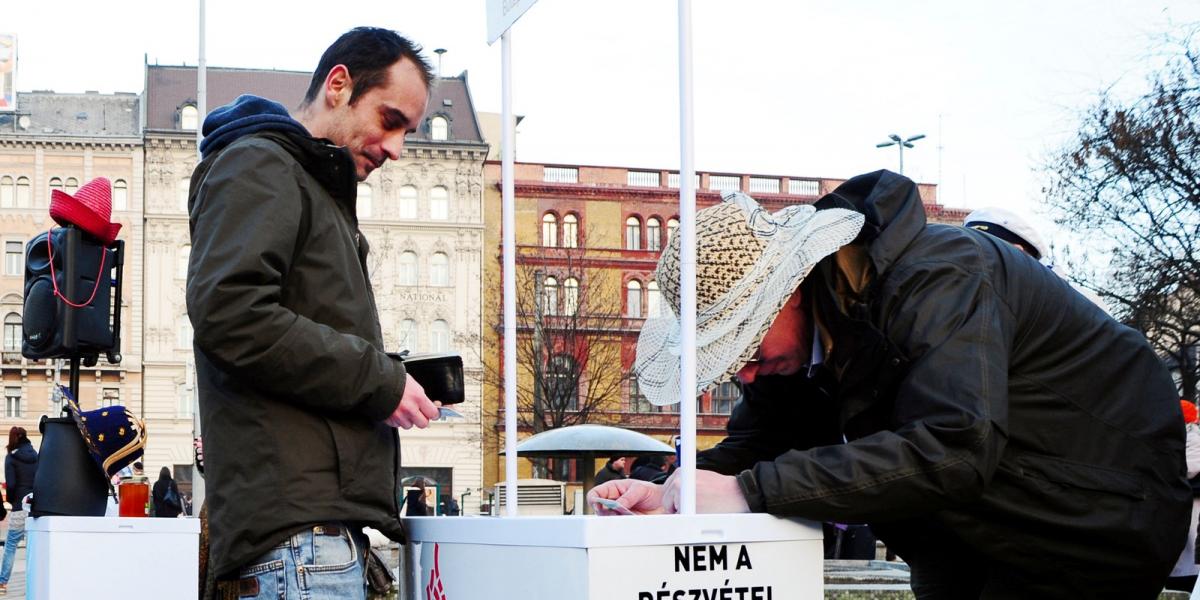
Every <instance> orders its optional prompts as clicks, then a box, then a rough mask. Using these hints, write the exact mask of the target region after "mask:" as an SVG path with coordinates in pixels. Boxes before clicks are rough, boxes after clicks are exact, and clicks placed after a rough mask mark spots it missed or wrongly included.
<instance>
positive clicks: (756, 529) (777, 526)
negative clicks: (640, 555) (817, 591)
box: [404, 513, 824, 548]
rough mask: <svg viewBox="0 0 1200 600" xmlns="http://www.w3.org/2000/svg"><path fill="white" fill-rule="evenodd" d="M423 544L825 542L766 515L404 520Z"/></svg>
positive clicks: (806, 528) (803, 527)
mask: <svg viewBox="0 0 1200 600" xmlns="http://www.w3.org/2000/svg"><path fill="white" fill-rule="evenodd" d="M404 524H405V528H406V529H407V531H408V535H409V539H410V540H413V541H418V542H441V543H446V544H450V543H459V544H487V545H498V546H548V547H559V548H602V547H618V546H658V545H677V544H709V543H718V542H719V543H747V542H776V541H789V540H821V539H824V535H823V533H822V531H821V526H820V525H819V524H816V523H812V522H810V521H804V520H800V519H787V518H782V517H776V516H772V515H768V514H762V513H750V514H708V515H688V516H684V515H645V516H614V517H598V516H594V515H588V516H577V515H569V516H562V517H474V516H462V517H404Z"/></svg>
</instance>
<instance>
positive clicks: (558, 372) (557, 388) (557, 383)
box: [545, 354, 582, 410]
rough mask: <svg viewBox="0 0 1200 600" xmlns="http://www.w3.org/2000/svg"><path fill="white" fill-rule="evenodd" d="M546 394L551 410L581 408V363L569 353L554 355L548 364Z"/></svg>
mask: <svg viewBox="0 0 1200 600" xmlns="http://www.w3.org/2000/svg"><path fill="white" fill-rule="evenodd" d="M546 367H547V368H546V386H545V387H546V396H547V399H548V400H549V408H550V410H579V380H580V379H581V378H582V377H581V375H582V373H579V363H577V362H576V361H575V359H574V358H571V356H569V355H567V354H557V355H555V356H553V357H552V358H551V359H550V361H549V364H547V365H546Z"/></svg>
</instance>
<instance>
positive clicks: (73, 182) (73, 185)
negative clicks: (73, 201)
mask: <svg viewBox="0 0 1200 600" xmlns="http://www.w3.org/2000/svg"><path fill="white" fill-rule="evenodd" d="M78 190H79V180H78V179H75V178H74V177H68V178H67V182H66V183H65V184H63V191H64V192H66V193H68V194H74V193H75V192H76V191H78Z"/></svg>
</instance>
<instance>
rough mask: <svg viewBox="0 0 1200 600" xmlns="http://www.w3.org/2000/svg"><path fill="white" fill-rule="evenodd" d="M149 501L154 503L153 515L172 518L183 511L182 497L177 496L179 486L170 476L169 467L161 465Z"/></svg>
mask: <svg viewBox="0 0 1200 600" xmlns="http://www.w3.org/2000/svg"><path fill="white" fill-rule="evenodd" d="M150 498H151V502H153V503H154V516H156V517H165V518H168V519H174V518H175V517H178V516H179V513H181V512H183V499H182V498H181V497H180V496H179V487H178V486H176V485H175V479H174V478H172V477H171V469H169V468H167V467H163V468H162V469H160V470H159V471H158V481H155V482H154V490H153V491H152V492H151V496H150Z"/></svg>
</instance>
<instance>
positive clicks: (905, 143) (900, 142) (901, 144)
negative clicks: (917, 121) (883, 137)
mask: <svg viewBox="0 0 1200 600" xmlns="http://www.w3.org/2000/svg"><path fill="white" fill-rule="evenodd" d="M888 139H889V140H890V141H887V142H880V143H878V144H875V147H876V148H887V147H888V146H896V147H898V148H899V149H900V174H901V175H903V174H904V149H905V148H912V147H913V145H912V143H913V142H915V141H917V140H921V139H925V134H923V133H922V134H919V135H914V136H912V137H910V138H908V139H903V138H901V137H900V136H898V135H896V134H894V133H893V134H891V135H889V136H888Z"/></svg>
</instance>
